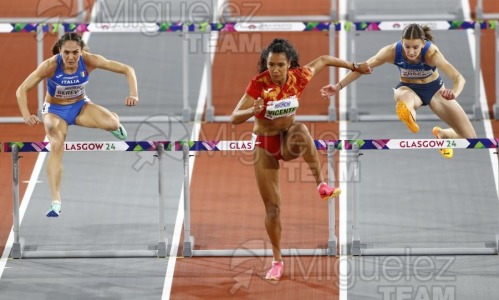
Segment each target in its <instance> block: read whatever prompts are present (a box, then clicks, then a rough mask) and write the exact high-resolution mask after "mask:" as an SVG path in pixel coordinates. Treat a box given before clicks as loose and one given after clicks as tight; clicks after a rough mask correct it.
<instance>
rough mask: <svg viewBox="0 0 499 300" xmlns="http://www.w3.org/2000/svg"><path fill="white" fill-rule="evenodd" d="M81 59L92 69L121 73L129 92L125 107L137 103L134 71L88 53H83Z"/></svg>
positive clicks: (137, 94) (118, 63) (137, 95)
mask: <svg viewBox="0 0 499 300" xmlns="http://www.w3.org/2000/svg"><path fill="white" fill-rule="evenodd" d="M82 55H83V58H84V59H85V63H86V64H87V65H88V66H89V67H90V68H92V69H103V70H107V71H111V72H115V73H121V74H124V75H125V76H126V79H127V82H128V88H129V90H130V94H129V96H128V97H127V98H126V99H125V105H127V106H134V105H136V104H137V102H138V101H139V92H138V89H137V77H136V76H135V70H134V69H133V68H132V67H131V66H129V65H126V64H124V63H121V62H118V61H114V60H109V59H106V58H105V57H103V56H102V55H97V54H92V53H89V52H83V54H82Z"/></svg>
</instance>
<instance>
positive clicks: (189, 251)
mask: <svg viewBox="0 0 499 300" xmlns="http://www.w3.org/2000/svg"><path fill="white" fill-rule="evenodd" d="M193 255H194V237H193V236H192V235H191V236H189V240H188V241H184V249H183V250H182V256H184V257H192V256H193Z"/></svg>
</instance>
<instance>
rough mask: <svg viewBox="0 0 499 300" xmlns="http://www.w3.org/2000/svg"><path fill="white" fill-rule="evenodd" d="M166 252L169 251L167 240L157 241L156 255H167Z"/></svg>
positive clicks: (162, 256)
mask: <svg viewBox="0 0 499 300" xmlns="http://www.w3.org/2000/svg"><path fill="white" fill-rule="evenodd" d="M168 252H170V249H169V245H168V240H167V241H166V242H158V257H161V258H164V257H167V256H168Z"/></svg>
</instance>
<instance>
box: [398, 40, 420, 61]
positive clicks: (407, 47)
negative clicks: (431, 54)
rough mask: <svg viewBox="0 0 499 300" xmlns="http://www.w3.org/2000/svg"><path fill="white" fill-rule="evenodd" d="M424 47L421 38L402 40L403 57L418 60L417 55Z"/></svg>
mask: <svg viewBox="0 0 499 300" xmlns="http://www.w3.org/2000/svg"><path fill="white" fill-rule="evenodd" d="M423 47H424V41H423V40H421V39H413V40H407V39H403V40H402V48H404V53H405V57H406V58H407V60H408V61H410V62H418V61H419V60H420V57H419V55H420V54H421V50H422V49H423Z"/></svg>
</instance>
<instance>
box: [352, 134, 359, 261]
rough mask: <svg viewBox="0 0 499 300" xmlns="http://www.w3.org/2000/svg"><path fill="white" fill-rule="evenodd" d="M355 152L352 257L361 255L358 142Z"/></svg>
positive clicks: (353, 148)
mask: <svg viewBox="0 0 499 300" xmlns="http://www.w3.org/2000/svg"><path fill="white" fill-rule="evenodd" d="M352 150H353V178H354V181H353V182H352V195H353V197H352V205H353V214H352V219H353V220H352V222H353V224H352V255H361V249H360V238H359V210H360V204H359V201H360V199H359V186H358V185H359V184H358V182H357V180H356V179H357V178H360V177H359V172H360V170H359V156H360V155H361V154H360V153H359V145H358V144H357V142H355V143H353V144H352Z"/></svg>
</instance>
